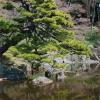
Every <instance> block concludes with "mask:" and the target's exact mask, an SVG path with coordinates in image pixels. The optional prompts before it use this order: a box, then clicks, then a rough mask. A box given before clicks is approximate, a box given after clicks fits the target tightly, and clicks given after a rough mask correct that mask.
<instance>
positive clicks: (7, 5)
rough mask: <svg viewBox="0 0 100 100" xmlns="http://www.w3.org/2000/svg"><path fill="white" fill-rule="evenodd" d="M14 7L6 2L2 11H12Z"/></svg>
mask: <svg viewBox="0 0 100 100" xmlns="http://www.w3.org/2000/svg"><path fill="white" fill-rule="evenodd" d="M14 8H15V7H14V6H13V5H12V3H10V2H7V3H5V4H4V5H3V9H7V10H12V9H14Z"/></svg>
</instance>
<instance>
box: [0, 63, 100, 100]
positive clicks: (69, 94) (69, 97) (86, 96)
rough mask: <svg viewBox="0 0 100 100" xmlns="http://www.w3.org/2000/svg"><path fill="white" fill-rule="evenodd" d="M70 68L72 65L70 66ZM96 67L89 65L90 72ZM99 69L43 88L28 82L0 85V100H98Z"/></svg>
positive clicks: (7, 82) (69, 77) (68, 77)
mask: <svg viewBox="0 0 100 100" xmlns="http://www.w3.org/2000/svg"><path fill="white" fill-rule="evenodd" d="M71 66H72V65H71ZM96 66H97V65H91V66H90V67H91V68H92V70H93V69H94V68H95V67H96ZM99 72H100V67H98V69H97V70H96V69H95V71H93V72H91V70H90V72H86V73H81V75H80V76H77V77H76V76H67V78H66V79H65V80H62V81H56V80H54V83H53V84H50V85H48V86H43V87H37V86H34V85H33V84H32V83H31V82H30V81H5V82H1V83H0V100H100V73H99Z"/></svg>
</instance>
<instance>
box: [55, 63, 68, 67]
mask: <svg viewBox="0 0 100 100" xmlns="http://www.w3.org/2000/svg"><path fill="white" fill-rule="evenodd" d="M65 66H66V64H64V63H62V64H61V63H55V64H54V66H53V67H55V68H63V67H65Z"/></svg>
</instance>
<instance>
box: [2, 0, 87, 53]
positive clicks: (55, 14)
mask: <svg viewBox="0 0 100 100" xmlns="http://www.w3.org/2000/svg"><path fill="white" fill-rule="evenodd" d="M16 11H17V13H18V16H17V17H14V18H12V19H10V20H7V19H4V18H3V17H0V35H1V38H0V41H2V44H0V45H1V47H0V55H2V54H3V53H5V52H6V51H7V50H8V48H9V47H11V46H15V45H16V44H18V43H19V42H21V41H22V40H26V41H27V44H29V45H30V46H31V47H32V49H34V50H35V53H38V51H37V50H38V48H39V46H41V45H42V44H43V45H47V43H49V42H50V41H51V42H54V41H56V42H55V43H57V45H56V46H58V47H59V46H60V47H61V48H64V49H68V50H69V51H70V52H72V51H73V52H74V53H77V51H80V54H81V53H83V52H84V53H83V54H89V50H88V47H87V46H84V45H83V44H84V43H82V45H83V46H79V45H78V44H79V42H78V41H77V40H76V39H75V35H74V32H72V31H71V30H70V28H71V27H73V25H74V23H73V22H72V20H71V16H70V15H69V14H67V13H65V12H64V11H62V10H59V9H58V7H57V5H56V3H55V1H54V0H28V1H26V0H21V7H17V8H16ZM73 40H74V42H71V41H73ZM74 43H75V44H76V45H77V46H75V45H73V44H74ZM63 44H64V45H63ZM65 45H66V46H65ZM73 46H74V50H73ZM66 47H67V48H66ZM79 48H81V49H79ZM59 50H62V49H59Z"/></svg>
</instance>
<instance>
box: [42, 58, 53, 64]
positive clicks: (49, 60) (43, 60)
mask: <svg viewBox="0 0 100 100" xmlns="http://www.w3.org/2000/svg"><path fill="white" fill-rule="evenodd" d="M41 61H42V62H46V63H49V64H53V60H51V59H50V58H43V59H42V60H41Z"/></svg>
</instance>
